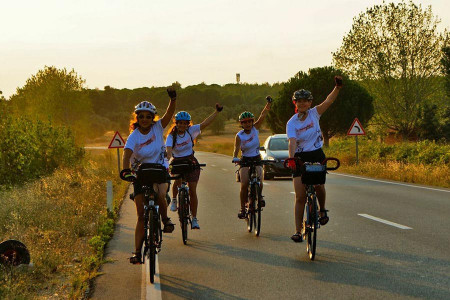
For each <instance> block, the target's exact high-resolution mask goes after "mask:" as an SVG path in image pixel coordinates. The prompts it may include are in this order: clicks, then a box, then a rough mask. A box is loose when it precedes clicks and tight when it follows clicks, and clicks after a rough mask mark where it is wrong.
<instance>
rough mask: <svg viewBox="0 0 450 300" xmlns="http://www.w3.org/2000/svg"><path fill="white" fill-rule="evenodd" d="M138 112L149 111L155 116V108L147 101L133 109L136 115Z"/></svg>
mask: <svg viewBox="0 0 450 300" xmlns="http://www.w3.org/2000/svg"><path fill="white" fill-rule="evenodd" d="M140 111H149V112H151V113H152V114H154V115H156V107H155V106H154V105H153V104H151V103H150V102H148V101H142V102H141V103H139V104H138V105H136V106H135V107H134V112H135V113H136V114H137V113H139V112H140Z"/></svg>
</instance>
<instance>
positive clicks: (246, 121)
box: [241, 120, 253, 124]
mask: <svg viewBox="0 0 450 300" xmlns="http://www.w3.org/2000/svg"><path fill="white" fill-rule="evenodd" d="M251 122H253V121H252V120H245V121H242V122H241V124H247V123H251Z"/></svg>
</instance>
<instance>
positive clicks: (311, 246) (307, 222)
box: [284, 157, 340, 260]
mask: <svg viewBox="0 0 450 300" xmlns="http://www.w3.org/2000/svg"><path fill="white" fill-rule="evenodd" d="M289 160H294V161H295V162H296V167H297V168H300V170H301V173H302V183H303V184H305V186H306V203H305V212H306V213H305V214H303V228H302V238H304V239H306V240H307V243H306V252H307V253H308V255H309V258H310V259H311V260H314V258H315V256H316V247H317V229H319V228H320V223H319V210H318V204H317V196H316V190H315V188H314V186H315V185H319V184H324V183H325V178H326V174H327V171H334V170H337V169H338V168H339V166H340V162H339V160H338V159H337V158H334V157H328V158H326V159H325V160H324V161H323V162H322V163H310V162H303V161H302V160H301V159H299V158H298V157H294V158H288V159H286V160H285V161H284V167H285V168H287V163H288V162H289ZM328 161H335V162H336V163H337V165H336V167H331V168H329V167H327V165H326V164H327V162H328Z"/></svg>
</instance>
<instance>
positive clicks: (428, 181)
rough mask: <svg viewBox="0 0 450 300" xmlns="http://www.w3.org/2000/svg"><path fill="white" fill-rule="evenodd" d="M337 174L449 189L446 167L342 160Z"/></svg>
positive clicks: (449, 179)
mask: <svg viewBox="0 0 450 300" xmlns="http://www.w3.org/2000/svg"><path fill="white" fill-rule="evenodd" d="M339 172H341V173H349V174H356V175H362V176H367V177H373V178H380V179H389V180H396V181H402V182H409V183H418V184H425V185H434V186H439V187H445V188H450V168H449V166H448V165H437V166H436V165H424V164H405V163H400V162H395V161H363V162H360V163H359V165H356V163H354V162H348V161H345V160H344V161H343V162H341V168H339Z"/></svg>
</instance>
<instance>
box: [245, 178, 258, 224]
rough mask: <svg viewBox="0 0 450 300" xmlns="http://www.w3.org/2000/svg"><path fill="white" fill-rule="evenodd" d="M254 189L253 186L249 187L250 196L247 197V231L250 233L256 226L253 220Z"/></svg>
mask: <svg viewBox="0 0 450 300" xmlns="http://www.w3.org/2000/svg"><path fill="white" fill-rule="evenodd" d="M255 200H256V194H255V187H254V185H253V184H251V185H250V194H249V195H248V202H247V204H248V208H247V230H248V232H252V230H253V227H254V225H255V224H256V219H255Z"/></svg>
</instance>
